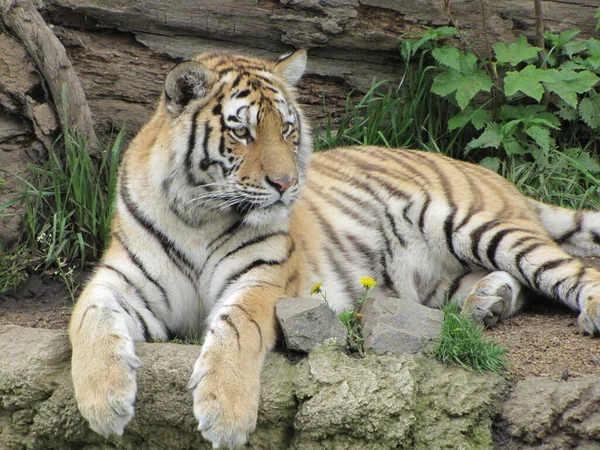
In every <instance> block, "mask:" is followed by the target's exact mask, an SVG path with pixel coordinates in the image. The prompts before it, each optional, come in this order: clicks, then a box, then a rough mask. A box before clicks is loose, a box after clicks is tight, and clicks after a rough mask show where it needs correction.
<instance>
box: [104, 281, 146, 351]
mask: <svg viewBox="0 0 600 450" xmlns="http://www.w3.org/2000/svg"><path fill="white" fill-rule="evenodd" d="M109 289H110V290H111V291H112V293H113V296H114V297H115V300H116V301H117V303H118V304H119V306H120V307H121V308H122V309H123V311H124V312H125V314H127V315H128V316H129V317H131V319H132V320H133V321H134V322H135V319H137V322H138V323H139V324H140V326H141V327H142V334H143V335H144V341H146V342H147V341H148V339H150V337H151V336H150V331H149V330H148V324H147V323H146V321H145V320H144V318H143V317H142V316H141V314H140V313H139V312H138V311H137V310H136V309H135V308H133V307H132V306H131V305H130V304H128V303H127V301H125V298H124V297H123V295H121V293H120V292H119V291H117V290H116V289H113V288H110V287H109ZM130 308H131V309H130ZM131 311H133V313H134V314H135V317H134V316H133V315H132V313H131Z"/></svg>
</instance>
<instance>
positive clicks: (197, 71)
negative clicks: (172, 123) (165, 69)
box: [165, 61, 216, 115]
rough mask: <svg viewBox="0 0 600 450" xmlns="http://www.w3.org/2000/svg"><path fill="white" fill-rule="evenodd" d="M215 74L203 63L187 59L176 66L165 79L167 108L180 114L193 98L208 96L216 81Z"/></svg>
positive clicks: (173, 112)
mask: <svg viewBox="0 0 600 450" xmlns="http://www.w3.org/2000/svg"><path fill="white" fill-rule="evenodd" d="M215 79H216V77H215V75H214V74H213V73H212V72H211V71H210V70H208V69H207V68H206V67H205V66H204V65H203V64H202V63H199V62H196V61H186V62H182V63H181V64H178V65H177V66H175V67H174V68H173V69H171V71H170V72H169V73H168V75H167V78H166V79H165V97H166V100H167V110H168V111H169V112H171V113H172V114H175V115H179V114H181V113H182V112H183V110H184V109H185V107H186V106H187V105H188V104H189V103H190V102H191V101H193V100H199V99H201V98H203V97H206V96H207V95H208V93H209V92H210V91H211V89H212V86H213V84H214V82H215Z"/></svg>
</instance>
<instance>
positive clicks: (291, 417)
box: [0, 326, 506, 450]
mask: <svg viewBox="0 0 600 450" xmlns="http://www.w3.org/2000/svg"><path fill="white" fill-rule="evenodd" d="M0 348H2V352H0V448H2V449H3V450H5V449H6V450H16V449H19V450H21V449H25V448H27V449H40V450H42V449H44V450H47V449H56V450H62V449H84V450H92V449H103V450H108V449H157V450H158V449H165V448H173V449H175V448H177V449H184V448H194V449H203V448H205V449H208V448H210V447H209V445H208V444H207V443H206V442H204V441H203V440H202V438H201V436H200V435H199V434H198V433H197V432H196V423H195V419H194V417H193V414H192V408H191V395H190V393H189V392H188V391H187V389H186V387H185V386H186V383H187V379H188V377H189V375H190V373H191V368H192V365H193V362H194V360H195V359H196V357H197V356H198V353H199V348H198V347H197V346H188V345H177V344H138V346H137V351H138V354H139V356H140V358H141V359H142V361H143V362H144V367H143V368H142V369H141V370H140V372H139V377H138V379H139V387H138V397H137V401H136V415H135V417H134V419H133V421H132V422H131V424H130V425H129V427H128V428H127V430H126V433H125V434H124V435H123V436H122V437H115V438H110V439H108V440H105V439H103V438H101V437H100V436H98V435H96V434H95V433H93V432H92V431H90V430H89V429H88V427H87V426H86V423H85V422H84V420H83V419H82V417H81V416H80V414H79V412H78V411H77V407H76V405H75V401H74V398H73V391H72V385H71V380H70V373H69V355H70V349H69V344H68V340H67V337H66V335H65V333H64V332H60V331H53V330H43V329H32V328H23V327H18V326H0ZM505 388H506V385H505V382H504V381H503V380H502V379H501V378H500V377H498V376H494V375H485V376H484V375H477V374H473V373H469V372H465V371H463V370H462V369H457V368H446V367H444V366H441V365H439V364H437V363H435V362H434V361H431V360H429V359H426V358H424V357H417V356H410V355H406V356H397V355H381V356H374V355H369V356H367V357H366V358H362V359H359V358H352V357H349V356H347V355H346V354H345V353H344V352H343V351H341V350H339V349H337V348H331V347H327V346H325V347H320V348H318V349H316V350H314V351H312V352H311V353H310V354H309V356H308V357H307V358H304V359H302V360H301V361H300V362H298V363H296V364H294V365H292V364H291V363H290V362H289V361H288V360H287V359H286V358H285V357H284V356H282V355H281V354H277V353H273V354H271V355H270V356H269V357H268V360H267V363H266V366H265V369H264V371H263V375H262V389H261V404H260V409H259V419H258V426H257V429H256V431H255V432H254V433H253V434H252V436H251V445H252V448H256V449H266V448H269V449H284V448H292V449H302V450H304V449H347V448H369V449H397V448H406V449H409V448H410V449H412V448H417V449H419V448H422V449H436V448H440V449H441V448H453V449H455V448H464V449H484V448H492V445H493V444H492V433H491V426H490V424H491V421H492V418H493V417H494V416H495V415H496V414H497V413H498V412H499V411H500V406H501V397H502V393H503V392H504V390H505Z"/></svg>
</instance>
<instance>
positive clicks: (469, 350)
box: [433, 302, 507, 375]
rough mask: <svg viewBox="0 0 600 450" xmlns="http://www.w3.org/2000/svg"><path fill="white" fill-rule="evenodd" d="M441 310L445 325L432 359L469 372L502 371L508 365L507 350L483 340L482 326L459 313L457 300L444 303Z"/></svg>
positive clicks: (498, 372) (499, 372) (500, 372)
mask: <svg viewBox="0 0 600 450" xmlns="http://www.w3.org/2000/svg"><path fill="white" fill-rule="evenodd" d="M442 312H443V313H444V324H443V326H442V334H441V336H440V339H439V342H438V344H437V347H436V348H435V349H434V350H433V356H434V357H435V359H437V360H438V361H440V362H441V363H443V364H445V365H458V366H460V367H462V368H463V369H466V370H469V371H474V372H480V373H484V372H493V373H497V374H500V375H501V374H503V373H504V371H505V369H506V367H507V360H506V357H505V353H506V349H505V348H503V347H500V346H499V345H498V344H496V343H495V342H493V341H489V340H486V339H484V337H483V329H482V327H479V326H477V325H476V324H475V323H474V322H473V320H472V319H471V317H470V316H468V315H466V314H461V313H460V309H459V307H458V305H456V303H452V302H449V303H447V304H446V305H445V306H444V308H443V309H442Z"/></svg>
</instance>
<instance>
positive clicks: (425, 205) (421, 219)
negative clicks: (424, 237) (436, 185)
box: [419, 193, 431, 234]
mask: <svg viewBox="0 0 600 450" xmlns="http://www.w3.org/2000/svg"><path fill="white" fill-rule="evenodd" d="M430 204H431V197H430V196H429V194H427V193H426V194H425V201H424V202H423V206H422V207H421V212H420V213H419V230H420V231H421V234H423V233H424V228H425V213H426V212H427V209H428V208H429V205H430Z"/></svg>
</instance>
